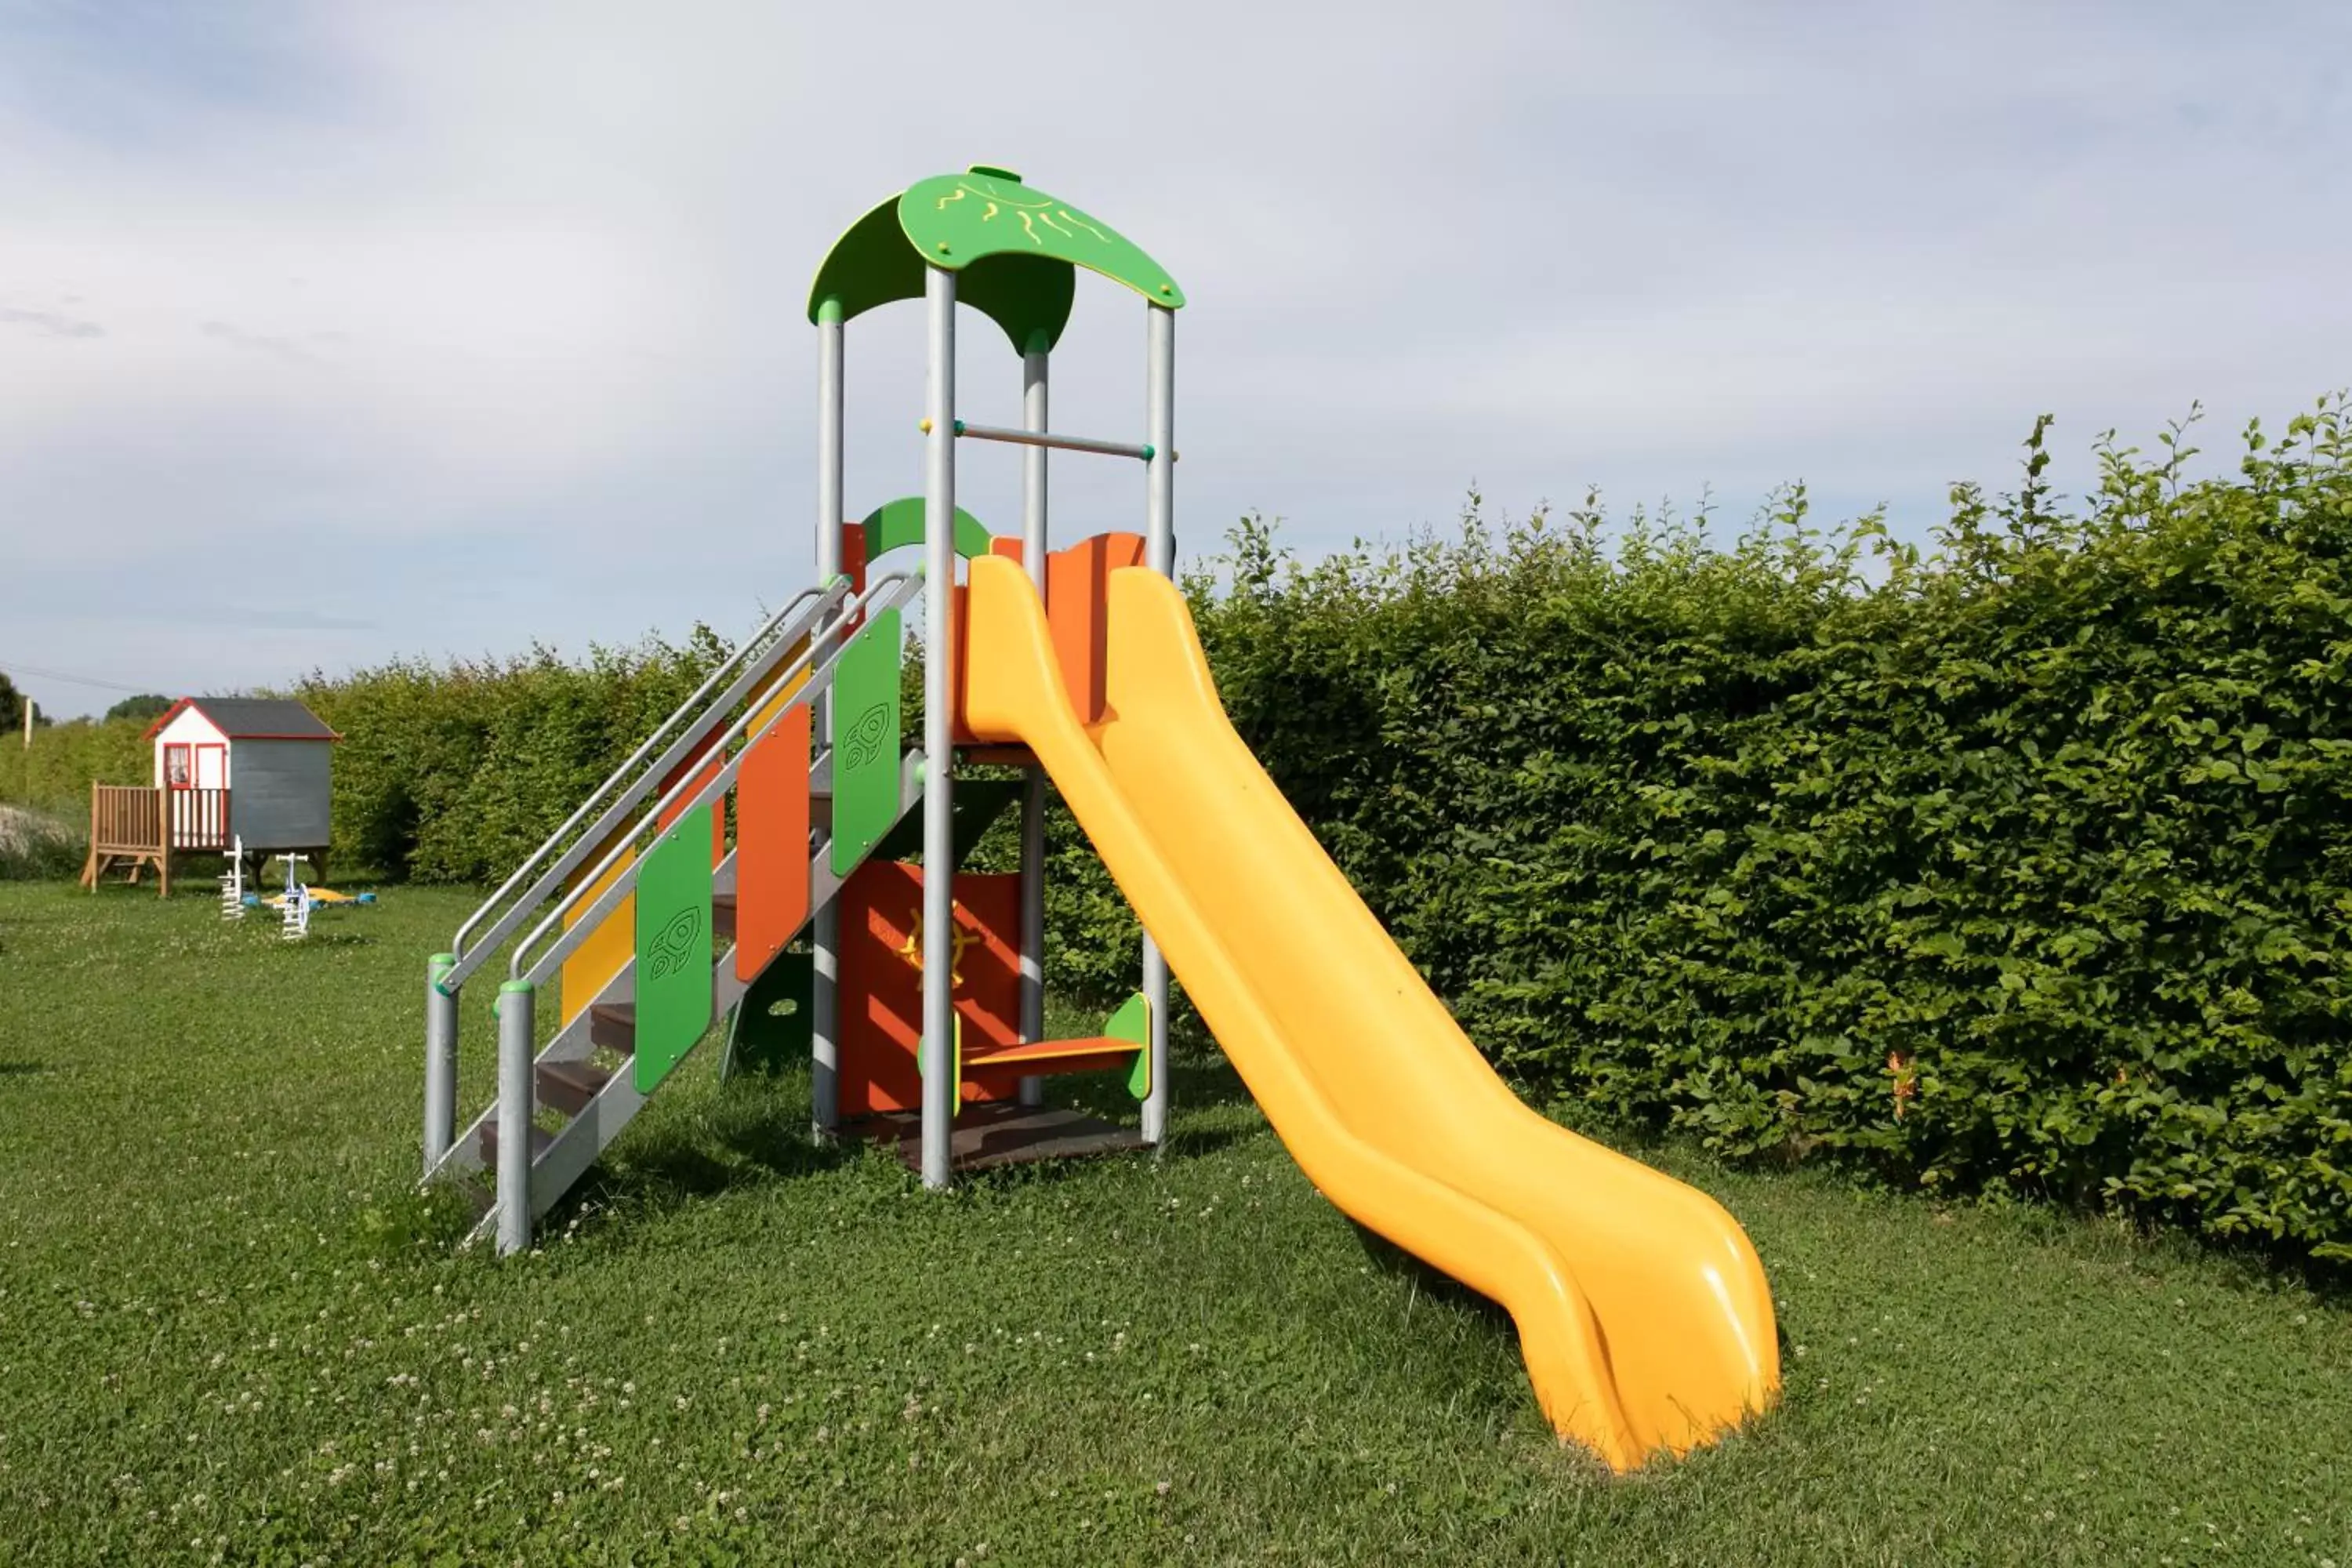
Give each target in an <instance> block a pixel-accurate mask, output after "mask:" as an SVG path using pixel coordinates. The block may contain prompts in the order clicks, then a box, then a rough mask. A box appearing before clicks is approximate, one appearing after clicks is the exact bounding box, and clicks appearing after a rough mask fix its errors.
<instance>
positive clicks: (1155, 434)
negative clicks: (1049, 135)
mask: <svg viewBox="0 0 2352 1568" xmlns="http://www.w3.org/2000/svg"><path fill="white" fill-rule="evenodd" d="M1144 314H1145V316H1146V317H1147V318H1148V320H1149V322H1150V326H1149V329H1148V338H1149V343H1148V353H1147V358H1148V360H1149V362H1150V363H1149V367H1148V372H1147V374H1149V376H1150V380H1149V382H1148V383H1147V384H1146V386H1145V390H1144V426H1145V429H1144V439H1145V440H1146V441H1148V442H1150V445H1151V457H1150V461H1149V462H1148V463H1147V464H1146V465H1145V468H1144V485H1145V502H1144V538H1145V551H1146V554H1145V560H1146V561H1147V562H1148V563H1149V564H1150V567H1151V569H1152V570H1153V571H1154V572H1157V573H1159V574H1161V575H1162V576H1166V577H1172V576H1174V575H1175V574H1176V312H1175V311H1173V310H1168V309H1166V308H1165V307H1163V306H1160V305H1150V306H1147V307H1146V308H1145V310H1144ZM1143 994H1144V995H1145V996H1146V997H1147V998H1149V999H1150V1005H1151V1045H1150V1051H1151V1092H1150V1095H1149V1096H1147V1097H1146V1098H1145V1100H1144V1101H1143V1141H1144V1142H1146V1143H1150V1144H1151V1145H1153V1146H1154V1147H1157V1146H1158V1145H1159V1144H1160V1142H1163V1141H1164V1140H1165V1139H1166V1138H1167V1136H1168V960H1167V958H1166V957H1165V956H1163V955H1162V954H1161V952H1160V944H1159V943H1158V942H1154V941H1152V940H1151V936H1150V932H1148V931H1147V932H1146V933H1145V934H1144V938H1143Z"/></svg>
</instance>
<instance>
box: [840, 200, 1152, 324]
mask: <svg viewBox="0 0 2352 1568" xmlns="http://www.w3.org/2000/svg"><path fill="white" fill-rule="evenodd" d="M872 216H873V215H872V214H870V213H869V214H868V215H866V219H861V220H860V222H861V223H863V222H865V221H867V220H868V219H870V218H871V217H872ZM898 226H899V227H901V228H903V229H905V230H906V233H907V238H908V239H909V240H910V241H912V242H913V244H914V248H915V250H916V252H917V254H918V255H919V257H920V258H921V259H922V260H924V261H928V262H931V263H934V264H935V265H938V266H940V267H945V268H950V269H953V270H956V271H961V270H963V269H965V268H971V267H972V266H973V265H974V264H975V263H978V262H981V261H983V260H985V259H987V258H992V257H998V256H1031V257H1043V258H1050V259H1052V260H1055V261H1059V262H1065V263H1067V264H1068V265H1070V266H1072V267H1084V268H1087V269H1088V270H1090V271H1094V272H1099V273H1101V274H1102V275H1103V276H1104V277H1106V278H1108V279H1110V280H1111V281H1112V282H1114V283H1123V284H1125V285H1126V286H1127V287H1128V288H1129V289H1134V290H1135V291H1136V292H1137V293H1139V294H1140V295H1142V296H1143V297H1144V298H1145V299H1147V300H1150V301H1151V302H1152V303H1153V304H1155V305H1165V306H1167V307H1168V308H1169V309H1171V310H1175V309H1178V308H1180V307H1181V306H1182V304H1183V303H1184V291H1183V290H1182V289H1179V288H1178V287H1176V279H1173V278H1171V277H1170V276H1169V274H1168V269H1167V268H1164V267H1162V266H1160V263H1158V262H1157V261H1154V260H1152V259H1151V258H1150V257H1149V256H1147V255H1145V254H1144V253H1143V249H1142V247H1140V246H1139V245H1137V244H1136V243H1135V242H1134V241H1133V240H1131V239H1129V238H1128V237H1126V236H1125V235H1122V234H1120V233H1119V232H1118V230H1117V229H1114V228H1112V227H1111V226H1109V225H1108V224H1107V223H1104V222H1103V221H1102V220H1101V219H1099V218H1097V217H1093V216H1089V215H1088V214H1087V213H1084V212H1081V211H1080V210H1079V209H1077V208H1076V207H1074V206H1072V205H1069V204H1068V203H1067V202H1065V201H1062V200H1060V199H1059V198H1058V197H1055V196H1049V195H1046V194H1045V192H1043V191H1041V190H1038V189H1036V188H1035V187H1034V186H1030V185H1024V184H1022V183H1021V182H1020V181H1018V180H1014V179H1009V178H1007V177H1006V176H1005V175H1004V174H1003V173H1002V172H987V173H983V172H982V171H981V170H978V169H974V170H971V171H970V172H968V173H965V174H941V175H939V176H938V177H936V178H934V179H929V180H924V181H921V182H920V183H919V184H914V185H911V186H909V187H908V190H907V194H906V195H902V196H900V197H899V198H898ZM917 291H918V292H920V289H918V290H917ZM1018 341H1019V340H1018V339H1016V340H1015V342H1016V343H1017V342H1018Z"/></svg>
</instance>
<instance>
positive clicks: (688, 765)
mask: <svg viewBox="0 0 2352 1568" xmlns="http://www.w3.org/2000/svg"><path fill="white" fill-rule="evenodd" d="M724 733H725V731H722V730H713V731H710V733H709V735H707V736H705V737H704V738H703V740H702V742H701V743H700V744H699V745H698V746H696V747H695V748H694V750H692V751H691V752H688V753H687V754H686V760H685V761H684V762H682V763H678V764H677V766H676V767H675V768H672V769H671V770H670V771H669V774H668V776H667V777H666V778H664V779H663V780H662V782H661V785H660V787H659V788H657V789H656V790H655V791H654V795H655V796H656V798H659V797H660V796H662V795H667V794H668V793H669V792H670V791H671V790H673V789H676V788H677V781H678V780H680V779H682V778H684V777H685V776H686V775H687V774H688V773H693V774H694V784H693V786H692V787H691V788H689V789H688V791H687V792H686V793H685V794H684V795H679V796H678V797H677V804H676V805H672V806H671V807H670V808H669V809H668V810H667V811H665V812H663V813H662V814H661V817H660V820H659V821H658V822H656V824H655V826H658V827H667V826H669V825H670V824H671V823H673V822H676V821H677V819H678V818H679V817H681V816H685V815H686V814H687V810H688V806H689V805H691V804H692V802H693V800H694V797H695V796H696V795H699V794H700V793H701V792H702V788H703V786H704V785H706V784H709V782H710V781H711V780H712V779H715V778H717V777H718V776H719V766H720V763H719V759H718V758H717V757H711V758H710V760H709V762H707V763H703V762H702V761H701V760H702V759H703V758H704V757H706V756H709V753H710V743H711V742H713V741H716V740H717V739H719V736H720V735H722V734H724ZM697 763H701V765H700V766H697V765H696V764H697ZM725 858H727V813H726V812H724V811H714V812H712V813H711V814H710V863H711V864H712V865H714V866H716V865H718V864H719V862H720V861H721V860H724V859H725Z"/></svg>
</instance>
